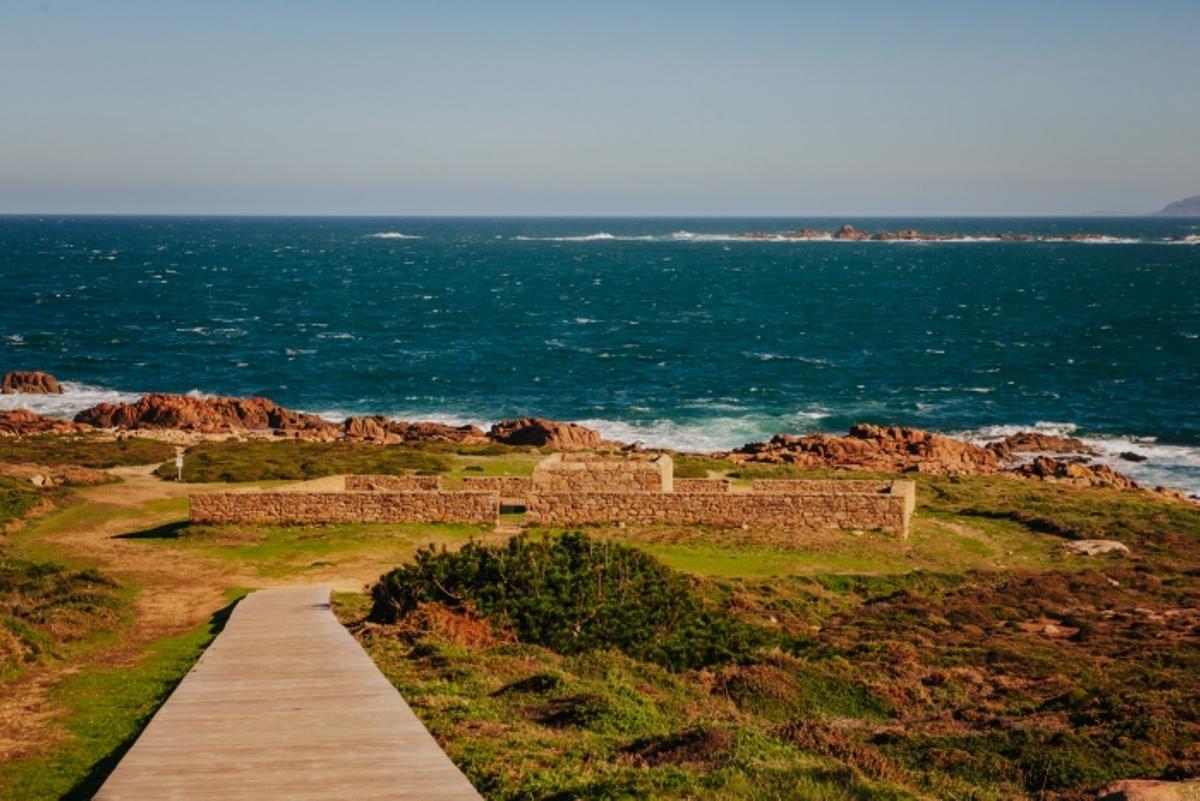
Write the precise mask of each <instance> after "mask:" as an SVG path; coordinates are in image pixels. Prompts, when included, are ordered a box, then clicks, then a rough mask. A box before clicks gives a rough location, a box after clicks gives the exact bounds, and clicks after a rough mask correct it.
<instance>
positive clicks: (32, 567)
mask: <svg viewBox="0 0 1200 801" xmlns="http://www.w3.org/2000/svg"><path fill="white" fill-rule="evenodd" d="M122 607H123V603H122V598H121V595H120V592H119V588H118V587H117V585H116V583H115V582H113V581H112V580H111V579H108V578H106V577H105V576H103V575H101V574H99V573H97V572H96V571H94V570H68V569H67V568H64V567H62V566H60V565H55V564H50V563H45V562H26V561H22V560H18V559H12V558H9V557H6V556H5V555H4V554H3V553H2V552H0V680H3V679H4V678H6V677H11V676H13V675H15V674H16V673H18V672H19V671H20V670H21V669H22V668H24V667H26V666H27V665H29V664H30V663H33V662H36V661H37V660H39V659H42V658H44V657H47V656H53V655H56V654H60V653H61V652H62V649H63V648H64V647H66V646H68V645H70V644H72V643H75V642H79V641H80V640H83V639H85V638H87V637H89V636H91V635H93V634H95V633H96V632H97V631H102V630H105V629H111V628H113V627H114V626H116V625H117V623H119V621H120V617H121V613H122Z"/></svg>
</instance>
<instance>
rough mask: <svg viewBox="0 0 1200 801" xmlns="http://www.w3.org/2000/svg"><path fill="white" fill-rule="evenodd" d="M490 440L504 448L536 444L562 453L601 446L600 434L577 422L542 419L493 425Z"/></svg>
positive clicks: (527, 418) (532, 418)
mask: <svg viewBox="0 0 1200 801" xmlns="http://www.w3.org/2000/svg"><path fill="white" fill-rule="evenodd" d="M488 438H489V439H491V440H493V441H495V442H501V443H504V444H505V445H534V446H537V447H546V448H553V449H554V450H560V451H576V450H590V449H594V448H599V447H601V445H602V443H603V441H602V440H601V438H600V433H599V432H597V431H593V430H592V429H590V428H586V427H585V426H581V425H576V424H575V423H559V422H555V421H553V420H544V419H542V418H540V417H521V418H518V419H516V420H502V421H501V422H499V423H496V424H495V425H494V426H492V429H491V431H489V432H488Z"/></svg>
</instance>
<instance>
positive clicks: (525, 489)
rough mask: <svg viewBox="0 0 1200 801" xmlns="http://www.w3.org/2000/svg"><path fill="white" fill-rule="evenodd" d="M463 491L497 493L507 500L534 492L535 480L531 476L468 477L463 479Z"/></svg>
mask: <svg viewBox="0 0 1200 801" xmlns="http://www.w3.org/2000/svg"><path fill="white" fill-rule="evenodd" d="M463 489H467V490H475V491H478V492H495V493H499V494H500V495H502V496H504V497H506V498H510V497H512V496H514V495H521V496H524V495H528V494H529V493H530V492H532V491H533V479H531V478H530V477H529V476H467V477H464V478H463Z"/></svg>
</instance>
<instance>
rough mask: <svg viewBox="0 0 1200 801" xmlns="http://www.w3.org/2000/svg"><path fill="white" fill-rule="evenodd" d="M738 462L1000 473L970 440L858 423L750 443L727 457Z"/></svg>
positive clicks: (994, 461) (990, 454) (986, 451)
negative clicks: (837, 431) (843, 431)
mask: <svg viewBox="0 0 1200 801" xmlns="http://www.w3.org/2000/svg"><path fill="white" fill-rule="evenodd" d="M730 458H731V459H733V460H734V461H740V462H768V463H786V464H795V465H799V466H801V467H826V468H834V469H837V468H852V469H859V470H879V471H883V472H902V471H907V470H915V471H917V472H922V473H933V474H937V475H979V474H984V475H986V474H993V473H998V472H1000V462H999V460H998V459H997V458H996V454H995V453H994V452H993V451H991V450H989V449H987V448H983V447H981V446H978V445H973V444H971V443H969V442H962V441H961V440H956V439H952V438H950V437H943V436H940V435H937V434H931V433H929V432H928V431H922V430H921V429H917V428H904V427H899V426H891V427H886V428H885V427H883V426H875V425H868V424H859V425H856V426H854V427H852V428H851V429H850V432H849V434H848V435H847V436H844V437H840V436H832V435H829V434H808V435H805V436H791V435H787V434H779V435H776V436H775V437H773V438H772V439H771V441H770V442H766V443H761V442H760V443H751V444H749V445H745V446H743V447H742V448H740V449H738V450H737V451H735V452H734V453H732V454H730Z"/></svg>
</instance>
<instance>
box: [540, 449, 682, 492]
mask: <svg viewBox="0 0 1200 801" xmlns="http://www.w3.org/2000/svg"><path fill="white" fill-rule="evenodd" d="M674 474H675V471H674V467H673V465H672V462H671V457H670V456H667V455H665V454H664V455H661V456H658V457H655V458H654V459H613V458H605V457H600V456H592V455H587V454H562V453H556V454H554V455H553V456H549V457H547V458H545V459H543V460H542V461H540V462H538V464H537V468H536V469H535V470H534V471H533V479H532V484H533V491H534V492H549V493H557V492H670V491H671V489H672V478H673V476H674Z"/></svg>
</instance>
